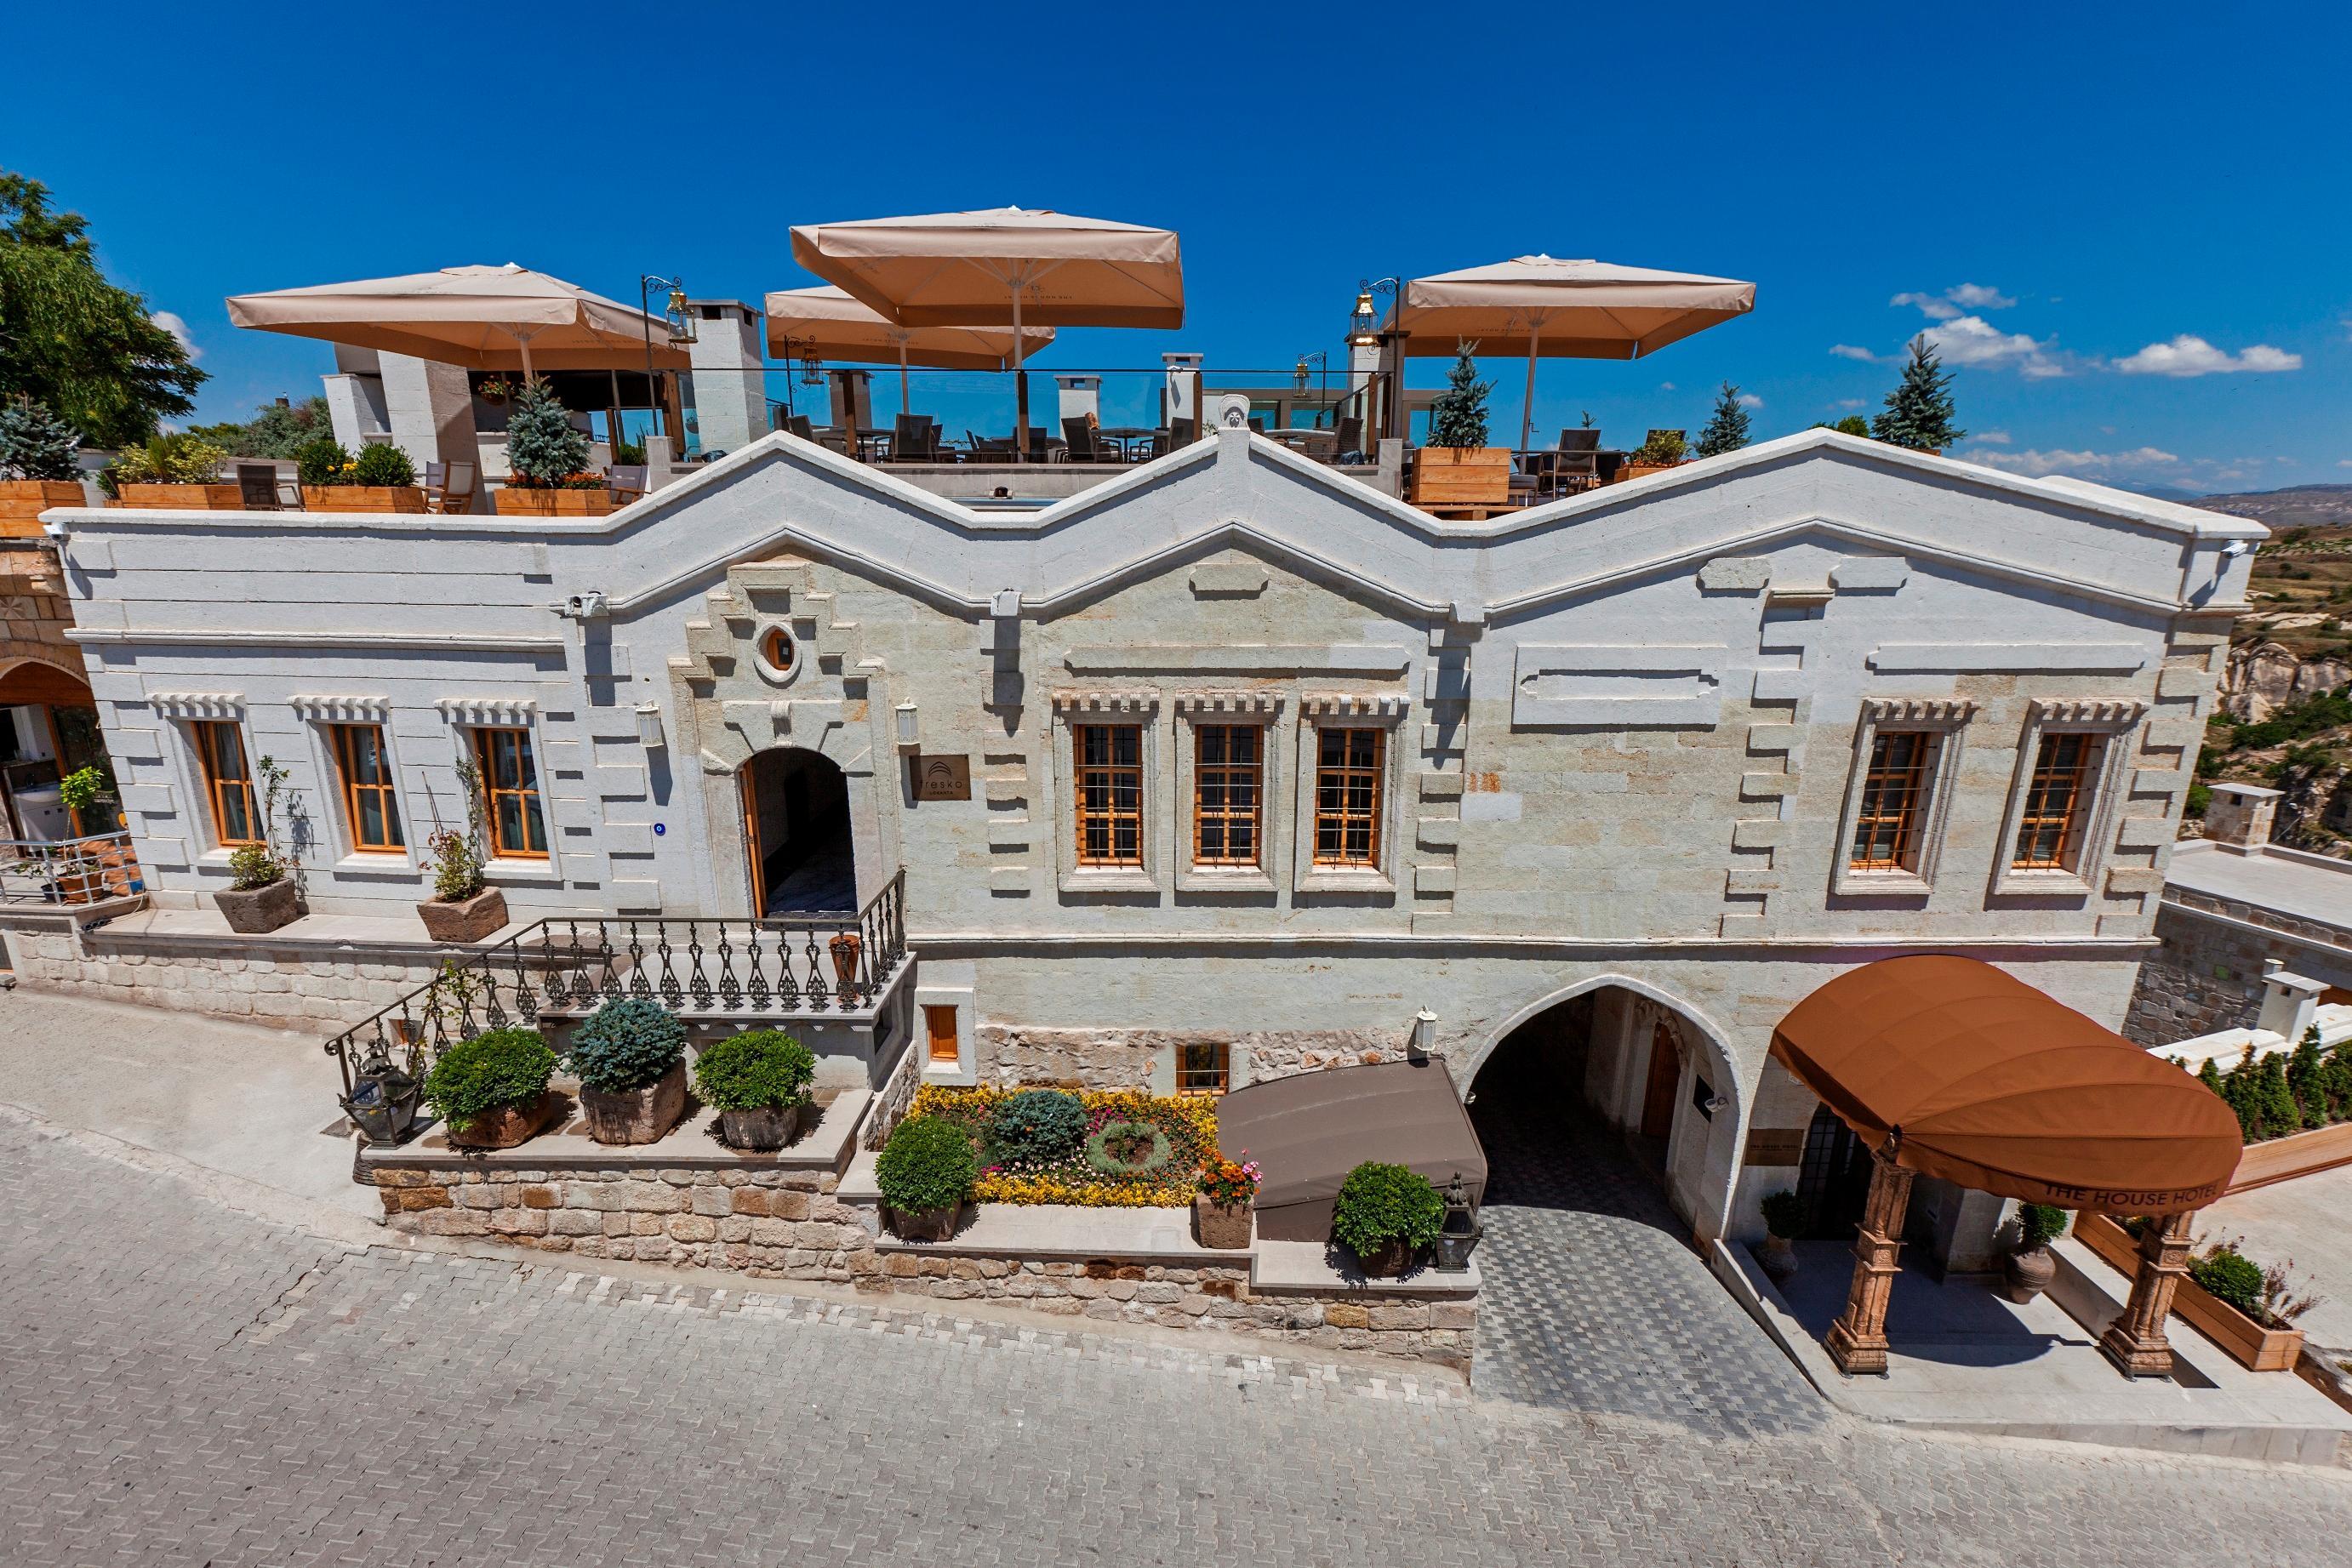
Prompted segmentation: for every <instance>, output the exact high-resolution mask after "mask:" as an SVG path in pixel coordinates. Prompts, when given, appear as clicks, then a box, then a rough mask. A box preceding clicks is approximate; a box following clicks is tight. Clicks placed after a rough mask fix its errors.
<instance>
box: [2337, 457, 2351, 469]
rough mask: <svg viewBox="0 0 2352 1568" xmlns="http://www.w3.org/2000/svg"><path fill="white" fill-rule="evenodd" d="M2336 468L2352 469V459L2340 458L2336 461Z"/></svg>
mask: <svg viewBox="0 0 2352 1568" xmlns="http://www.w3.org/2000/svg"><path fill="white" fill-rule="evenodd" d="M2336 466H2337V467H2338V468H2352V457H2338V458H2337V459H2336Z"/></svg>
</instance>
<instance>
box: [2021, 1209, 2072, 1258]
mask: <svg viewBox="0 0 2352 1568" xmlns="http://www.w3.org/2000/svg"><path fill="white" fill-rule="evenodd" d="M2065 1234H2066V1211H2065V1210H2064V1209H2063V1208H2061V1207H2058V1206H2057V1205H2056V1204H2054V1203H2027V1204H2021V1205H2019V1206H2018V1210H2017V1244H2018V1245H2019V1246H2020V1247H2021V1248H2023V1249H2025V1250H2026V1251H2028V1252H2031V1251H2032V1250H2033V1249H2035V1248H2037V1247H2047V1246H2049V1245H2050V1243H2051V1242H2053V1241H2054V1240H2056V1239H2058V1238H2059V1237H2061V1236H2063V1235H2065Z"/></svg>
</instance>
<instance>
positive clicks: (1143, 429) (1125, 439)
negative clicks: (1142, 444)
mask: <svg viewBox="0 0 2352 1568" xmlns="http://www.w3.org/2000/svg"><path fill="white" fill-rule="evenodd" d="M1095 434H1097V435H1099V436H1101V437H1102V438H1103V439H1104V440H1105V441H1113V442H1117V443H1118V458H1119V461H1120V462H1122V463H1132V462H1134V461H1135V443H1136V442H1139V441H1149V440H1150V439H1151V438H1152V437H1153V436H1155V435H1157V434H1160V432H1159V431H1158V430H1156V429H1154V428H1152V427H1151V426H1150V425H1143V424H1106V425H1104V426H1102V427H1101V428H1100V429H1098V430H1097V431H1096V432H1095Z"/></svg>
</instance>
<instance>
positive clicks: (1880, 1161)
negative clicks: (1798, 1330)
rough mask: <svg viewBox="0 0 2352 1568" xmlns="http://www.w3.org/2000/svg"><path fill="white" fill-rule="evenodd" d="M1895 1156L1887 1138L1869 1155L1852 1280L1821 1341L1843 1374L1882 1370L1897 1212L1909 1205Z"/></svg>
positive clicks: (1899, 1228)
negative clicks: (1866, 1195)
mask: <svg viewBox="0 0 2352 1568" xmlns="http://www.w3.org/2000/svg"><path fill="white" fill-rule="evenodd" d="M1910 1205H1911V1173H1910V1172H1909V1171H1908V1170H1906V1169H1905V1168H1904V1167H1903V1166H1899V1165H1896V1164H1895V1139H1893V1138H1889V1139H1887V1141H1886V1143H1885V1145H1884V1146H1882V1147H1881V1148H1880V1149H1879V1150H1878V1152H1877V1153H1875V1154H1874V1155H1871V1157H1870V1197H1869V1198H1868V1200H1867V1201H1865V1202H1864V1205H1863V1208H1862V1224H1861V1225H1860V1226H1859V1227H1858V1228H1856V1230H1855V1233H1854V1238H1853V1285H1852V1286H1851V1287H1850V1288H1849V1289H1848V1290H1847V1291H1846V1298H1845V1311H1844V1312H1841V1313H1839V1314H1838V1320H1837V1322H1833V1323H1832V1324H1831V1325H1830V1332H1829V1335H1828V1339H1827V1342H1826V1343H1828V1345H1829V1352H1830V1359H1831V1360H1832V1361H1834V1362H1836V1363H1837V1364H1838V1370H1839V1371H1840V1372H1843V1373H1844V1374H1846V1375H1848V1376H1854V1375H1860V1374H1863V1373H1884V1372H1885V1370H1886V1299H1887V1297H1888V1296H1890V1295H1892V1294H1893V1293H1894V1291H1895V1273H1896V1270H1898V1268H1899V1267H1900V1265H1899V1264H1898V1263H1897V1261H1896V1259H1897V1257H1898V1255H1899V1254H1900V1253H1901V1252H1902V1250H1903V1215H1904V1211H1905V1210H1906V1209H1907V1208H1908V1207H1910Z"/></svg>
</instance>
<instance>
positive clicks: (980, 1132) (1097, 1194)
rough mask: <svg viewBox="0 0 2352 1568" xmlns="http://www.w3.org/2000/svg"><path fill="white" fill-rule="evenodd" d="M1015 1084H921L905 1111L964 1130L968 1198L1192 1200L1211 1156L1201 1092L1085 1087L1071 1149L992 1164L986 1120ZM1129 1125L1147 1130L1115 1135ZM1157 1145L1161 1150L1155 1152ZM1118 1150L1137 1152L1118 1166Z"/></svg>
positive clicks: (1135, 1203) (1162, 1203) (1209, 1117)
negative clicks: (1038, 1159)
mask: <svg viewBox="0 0 2352 1568" xmlns="http://www.w3.org/2000/svg"><path fill="white" fill-rule="evenodd" d="M1018 1092H1020V1091H1019V1090H1018V1089H996V1088H979V1089H950V1088H946V1087H943V1086H941V1085H939V1084H935V1083H927V1084H925V1085H924V1086H923V1087H922V1088H921V1089H919V1090H918V1091H917V1092H916V1094H915V1103H914V1107H913V1110H912V1114H914V1115H917V1116H937V1117H939V1118H940V1119H941V1120H942V1121H947V1122H951V1123H954V1124H956V1125H957V1126H960V1127H961V1128H962V1129H963V1130H964V1131H965V1132H966V1133H968V1134H970V1135H971V1140H972V1142H973V1144H974V1145H976V1146H978V1147H980V1148H981V1149H982V1161H983V1163H982V1166H981V1172H980V1177H979V1179H978V1180H977V1181H975V1182H974V1183H973V1184H972V1194H971V1195H972V1197H974V1198H975V1199H977V1200H978V1201H979V1202H982V1203H1072V1204H1080V1205H1084V1206H1086V1207H1093V1208H1153V1207H1168V1208H1177V1207H1184V1206H1185V1205H1188V1204H1190V1203H1191V1202H1192V1195H1193V1192H1194V1190H1195V1186H1194V1178H1195V1176H1196V1174H1197V1173H1198V1171H1199V1170H1200V1167H1201V1166H1202V1164H1203V1163H1204V1162H1206V1161H1210V1160H1213V1159H1215V1158H1216V1157H1217V1110H1216V1102H1215V1101H1213V1100H1212V1099H1209V1098H1208V1097H1206V1096H1185V1097H1182V1098H1177V1097H1174V1096H1160V1095H1152V1094H1140V1093H1137V1092H1133V1091H1131V1090H1108V1091H1105V1090H1085V1091H1080V1092H1077V1094H1076V1098H1077V1101H1078V1103H1079V1105H1080V1106H1081V1107H1082V1108H1083V1109H1084V1111H1085V1113H1086V1119H1087V1126H1086V1136H1085V1138H1084V1140H1083V1141H1082V1142H1080V1144H1079V1145H1078V1146H1077V1147H1076V1150H1074V1151H1073V1152H1072V1153H1070V1154H1069V1155H1066V1156H1064V1157H1062V1158H1060V1159H1057V1160H1054V1161H1052V1162H1049V1163H1042V1164H1027V1163H1019V1164H1015V1163H1011V1162H997V1161H994V1160H992V1159H990V1158H989V1156H988V1155H987V1152H986V1151H987V1143H988V1124H989V1119H990V1117H991V1116H992V1115H993V1114H994V1113H995V1111H996V1108H997V1107H998V1106H999V1105H1001V1104H1003V1103H1004V1102H1005V1101H1007V1100H1010V1099H1011V1098H1013V1095H1014V1094H1016V1093H1018ZM1122 1123H1132V1124H1136V1125H1137V1127H1138V1128H1139V1129H1144V1130H1146V1131H1148V1134H1150V1141H1149V1145H1148V1147H1147V1145H1146V1144H1145V1141H1144V1135H1143V1134H1139V1133H1127V1134H1122V1133H1121V1132H1120V1131H1119V1130H1118V1128H1119V1124H1122ZM1163 1146H1164V1147H1165V1149H1166V1151H1167V1152H1166V1154H1165V1155H1164V1156H1163V1155H1161V1153H1160V1150H1161V1148H1162V1147H1163ZM1122 1151H1126V1152H1130V1153H1132V1154H1135V1155H1140V1159H1139V1162H1138V1163H1136V1164H1135V1165H1133V1166H1131V1167H1123V1166H1122V1163H1121V1161H1120V1159H1119V1158H1118V1156H1119V1155H1120V1154H1121V1152H1122Z"/></svg>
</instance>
